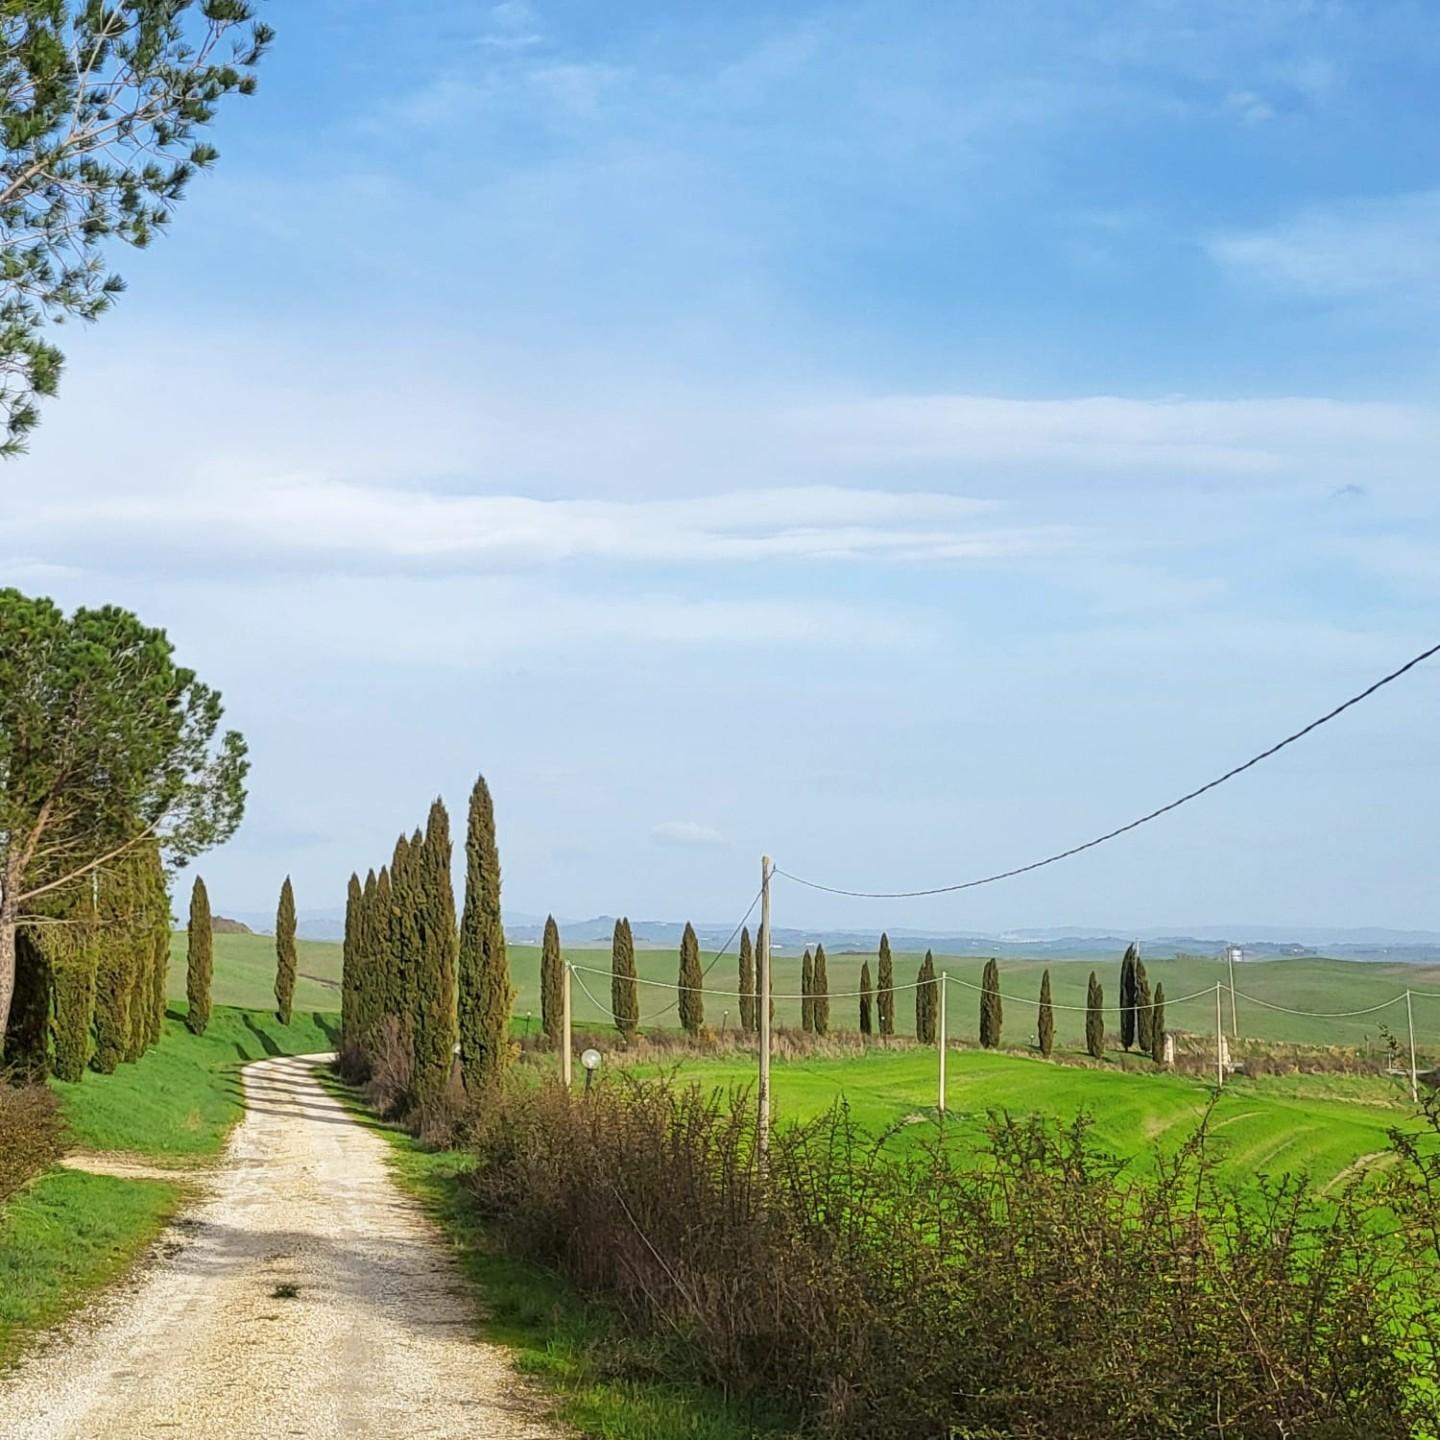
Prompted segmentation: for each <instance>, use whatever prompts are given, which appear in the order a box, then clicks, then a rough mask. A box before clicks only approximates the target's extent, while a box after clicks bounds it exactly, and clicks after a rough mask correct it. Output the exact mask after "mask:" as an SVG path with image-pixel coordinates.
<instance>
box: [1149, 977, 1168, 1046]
mask: <svg viewBox="0 0 1440 1440" xmlns="http://www.w3.org/2000/svg"><path fill="white" fill-rule="evenodd" d="M1150 1058H1151V1059H1152V1060H1153V1061H1154V1062H1155V1063H1156V1064H1157V1065H1163V1064H1164V1063H1165V984H1164V982H1163V981H1161V982H1160V983H1158V984H1157V985H1156V986H1155V1004H1154V1006H1153V1008H1152V1009H1151V1011H1150Z"/></svg>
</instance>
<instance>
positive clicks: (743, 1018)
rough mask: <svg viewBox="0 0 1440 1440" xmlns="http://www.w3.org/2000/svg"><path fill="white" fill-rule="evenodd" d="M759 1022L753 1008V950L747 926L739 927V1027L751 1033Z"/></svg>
mask: <svg viewBox="0 0 1440 1440" xmlns="http://www.w3.org/2000/svg"><path fill="white" fill-rule="evenodd" d="M759 1023H760V1017H759V1014H758V1012H757V1011H756V1008H755V952H754V950H753V949H751V947H750V930H749V927H748V926H742V927H741V929H740V1028H741V1029H742V1030H743V1031H745V1033H746V1034H747V1035H753V1034H754V1033H755V1030H756V1027H757V1026H758V1025H759Z"/></svg>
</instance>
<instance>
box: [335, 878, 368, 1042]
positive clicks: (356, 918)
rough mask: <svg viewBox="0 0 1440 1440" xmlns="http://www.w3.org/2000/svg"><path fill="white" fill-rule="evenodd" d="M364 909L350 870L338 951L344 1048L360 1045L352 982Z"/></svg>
mask: <svg viewBox="0 0 1440 1440" xmlns="http://www.w3.org/2000/svg"><path fill="white" fill-rule="evenodd" d="M363 905H364V900H363V897H362V896H361V892H360V877H359V876H358V875H357V874H356V873H355V872H354V871H353V870H352V871H351V872H350V884H349V885H348V886H346V889H345V943H344V945H343V946H342V947H341V951H340V1037H341V1040H342V1042H343V1043H344V1044H345V1045H346V1046H350V1045H355V1044H358V1043H359V1037H358V1032H357V1031H356V1028H355V982H356V977H357V976H358V975H359V973H360V912H361V909H362V907H363Z"/></svg>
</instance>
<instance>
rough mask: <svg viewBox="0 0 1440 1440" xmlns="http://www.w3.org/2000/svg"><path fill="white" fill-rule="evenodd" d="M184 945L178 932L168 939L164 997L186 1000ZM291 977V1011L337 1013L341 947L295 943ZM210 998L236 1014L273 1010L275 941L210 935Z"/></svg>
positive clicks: (322, 942) (317, 942) (261, 937)
mask: <svg viewBox="0 0 1440 1440" xmlns="http://www.w3.org/2000/svg"><path fill="white" fill-rule="evenodd" d="M185 947H186V938H185V932H184V931H183V930H177V931H175V932H174V933H173V934H172V935H171V936H170V974H169V993H170V998H171V1000H179V1001H182V1002H183V1001H184V999H185ZM295 950H296V958H297V960H298V962H299V965H298V974H297V976H296V979H295V1009H296V1010H297V1011H298V1010H307V1011H308V1010H335V1011H338V1010H339V1009H340V946H339V945H336V944H332V943H331V942H330V941H328V940H299V941H297V942H296V945H295ZM210 998H211V1000H212V1002H213V1003H214V1004H216V1005H233V1006H235V1007H237V1008H238V1009H241V1010H271V1009H273V1008H274V1006H275V939H274V936H271V935H217V936H215V974H214V978H213V980H212V982H211V986H210Z"/></svg>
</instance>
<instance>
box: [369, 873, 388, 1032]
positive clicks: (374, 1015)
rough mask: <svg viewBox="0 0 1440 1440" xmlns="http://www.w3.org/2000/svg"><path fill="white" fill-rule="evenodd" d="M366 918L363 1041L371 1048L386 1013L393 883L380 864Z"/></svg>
mask: <svg viewBox="0 0 1440 1440" xmlns="http://www.w3.org/2000/svg"><path fill="white" fill-rule="evenodd" d="M370 903H371V910H372V913H371V916H370V975H371V977H372V988H371V991H370V1027H369V1029H368V1031H367V1032H366V1033H367V1034H368V1035H369V1037H370V1038H369V1039H368V1040H367V1041H366V1042H365V1043H366V1044H367V1045H369V1046H370V1048H371V1049H372V1050H373V1049H375V1048H376V1047H377V1046H378V1045H379V1043H380V1034H381V1027H382V1026H383V1025H384V1023H385V1017H386V1016H387V1015H388V1014H389V1013H390V979H391V976H390V919H391V915H392V913H393V912H394V908H395V882H394V880H392V879H391V876H390V867H389V866H388V865H382V866H381V867H380V871H379V873H378V874H377V875H376V876H375V894H374V896H373V897H372V898H371V902H370Z"/></svg>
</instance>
